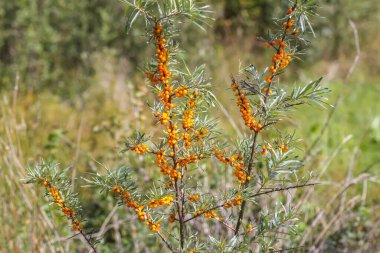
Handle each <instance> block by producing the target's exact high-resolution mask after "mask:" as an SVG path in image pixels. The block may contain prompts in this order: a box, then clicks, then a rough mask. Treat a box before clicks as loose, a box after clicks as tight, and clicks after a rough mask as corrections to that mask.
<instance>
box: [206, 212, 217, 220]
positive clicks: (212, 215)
mask: <svg viewBox="0 0 380 253" xmlns="http://www.w3.org/2000/svg"><path fill="white" fill-rule="evenodd" d="M203 216H204V217H206V218H207V219H212V218H216V219H219V216H218V215H217V214H216V213H215V212H214V211H210V212H205V213H204V214H203Z"/></svg>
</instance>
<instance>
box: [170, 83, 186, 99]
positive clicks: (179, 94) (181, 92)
mask: <svg viewBox="0 0 380 253" xmlns="http://www.w3.org/2000/svg"><path fill="white" fill-rule="evenodd" d="M187 93H189V88H187V87H186V86H184V85H183V86H181V87H179V88H177V89H175V90H174V94H175V96H176V97H178V98H181V97H184V96H186V95H187Z"/></svg>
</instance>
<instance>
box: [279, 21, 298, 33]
mask: <svg viewBox="0 0 380 253" xmlns="http://www.w3.org/2000/svg"><path fill="white" fill-rule="evenodd" d="M295 23H296V21H295V20H289V21H288V22H286V21H285V22H283V23H282V26H283V27H285V28H286V30H285V31H286V32H287V33H290V32H291V28H292V27H293V26H294V24H295Z"/></svg>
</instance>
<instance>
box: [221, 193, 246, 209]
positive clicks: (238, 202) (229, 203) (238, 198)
mask: <svg viewBox="0 0 380 253" xmlns="http://www.w3.org/2000/svg"><path fill="white" fill-rule="evenodd" d="M241 203H242V198H241V196H240V195H237V196H236V198H234V199H233V200H228V201H226V202H224V204H223V206H224V207H225V208H230V207H232V206H238V205H241Z"/></svg>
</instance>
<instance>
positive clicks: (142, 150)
mask: <svg viewBox="0 0 380 253" xmlns="http://www.w3.org/2000/svg"><path fill="white" fill-rule="evenodd" d="M131 150H132V151H135V152H136V153H137V154H139V155H143V154H144V153H146V152H148V151H149V148H148V147H147V146H146V145H145V144H141V145H139V146H134V147H132V148H131Z"/></svg>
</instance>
